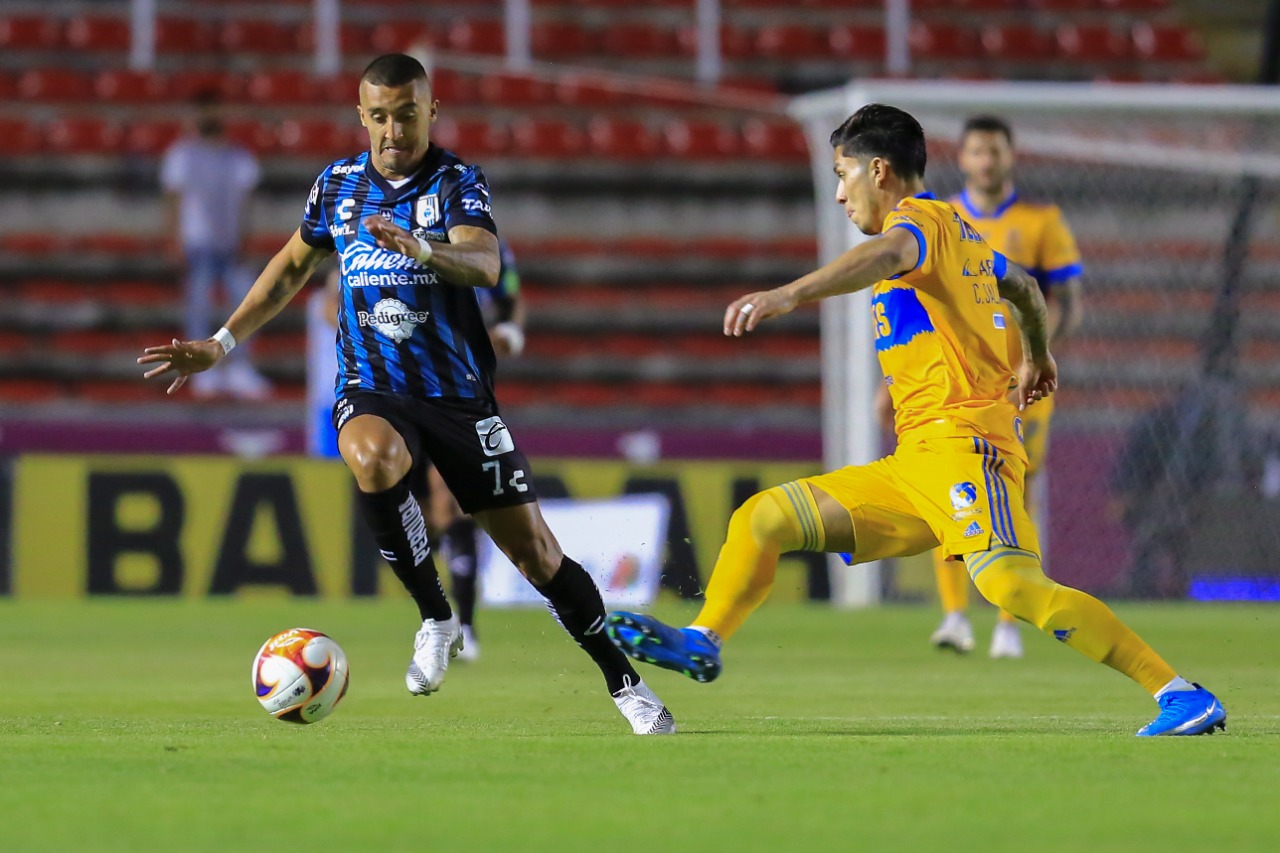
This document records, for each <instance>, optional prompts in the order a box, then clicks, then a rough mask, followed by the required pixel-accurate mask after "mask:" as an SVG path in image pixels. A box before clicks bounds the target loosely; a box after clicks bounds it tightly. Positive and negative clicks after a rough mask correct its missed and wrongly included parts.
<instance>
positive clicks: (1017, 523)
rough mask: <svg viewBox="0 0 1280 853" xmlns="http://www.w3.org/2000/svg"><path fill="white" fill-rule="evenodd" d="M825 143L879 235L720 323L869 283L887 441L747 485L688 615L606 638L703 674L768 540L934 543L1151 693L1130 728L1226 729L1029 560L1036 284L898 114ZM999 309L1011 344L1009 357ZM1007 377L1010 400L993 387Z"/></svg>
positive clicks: (747, 599)
mask: <svg viewBox="0 0 1280 853" xmlns="http://www.w3.org/2000/svg"><path fill="white" fill-rule="evenodd" d="M831 146H832V148H833V149H834V152H835V156H834V166H835V173H836V176H837V178H838V181H839V183H838V188H837V191H836V201H837V202H838V203H839V204H840V205H841V206H843V207H844V209H845V212H846V214H847V215H848V217H849V218H850V219H851V220H852V221H853V223H854V224H855V225H857V226H858V228H859V229H860V230H861V231H863V233H866V234H871V235H879V236H878V237H877V238H876V239H873V240H868V241H866V242H864V243H862V244H861V245H858V246H855V247H854V248H853V249H850V250H849V251H848V252H845V253H844V254H843V255H841V256H840V257H839V258H837V259H835V260H834V261H832V262H831V263H829V264H827V265H826V266H824V267H821V268H820V269H818V270H816V271H814V272H811V273H809V274H808V275H806V276H803V277H801V278H799V279H797V280H796V281H793V282H791V283H790V284H788V285H785V286H783V287H779V288H776V289H774V290H768V291H762V292H759V293H751V294H748V295H746V296H743V297H742V298H740V299H738V300H737V301H735V302H734V303H733V304H731V305H730V306H729V307H728V309H727V310H726V312H725V317H724V331H725V334H727V335H734V336H740V335H742V334H744V333H747V332H751V331H752V330H754V329H755V328H756V327H757V326H758V325H759V324H760V323H762V322H764V321H765V320H768V319H770V318H772V317H777V316H779V315H782V314H786V313H788V312H789V311H791V310H793V309H794V308H795V307H796V306H798V305H801V304H804V303H807V302H815V301H817V300H819V299H823V298H825V297H828V296H836V295H838V294H842V293H852V292H854V291H857V290H863V289H865V288H868V287H870V288H872V305H873V310H874V316H873V318H872V320H873V322H874V323H875V335H876V351H877V355H878V356H879V359H880V364H881V367H882V368H883V369H884V373H885V383H886V384H887V385H888V386H889V391H890V393H891V394H892V396H893V404H894V410H895V412H896V414H895V426H896V430H897V434H898V448H897V450H896V451H895V452H894V453H893V455H892V456H889V457H886V458H884V459H881V460H879V461H877V462H872V463H871V464H869V465H861V466H852V467H848V468H843V469H841V470H839V471H834V472H832V473H829V474H822V475H819V476H816V477H808V478H805V479H802V480H797V481H795V482H791V483H785V484H783V485H781V486H778V487H775V488H772V489H767V490H765V491H763V492H760V493H759V494H756V495H754V496H752V497H751V498H749V499H748V500H747V501H746V502H745V503H744V504H743V505H742V506H741V507H740V508H739V509H738V510H737V511H736V512H734V514H733V517H732V519H731V520H730V522H729V531H728V535H727V537H726V540H725V543H724V546H723V547H722V548H721V550H720V557H719V559H718V560H717V561H716V567H715V570H714V572H713V573H712V576H711V580H710V581H709V582H708V584H707V589H706V602H705V603H704V605H703V607H702V611H701V612H700V613H699V614H698V616H697V618H695V619H694V620H693V624H692V625H690V626H689V627H687V628H683V629H676V628H673V627H671V626H669V625H665V624H663V623H662V622H660V621H658V620H657V619H655V618H653V617H651V616H646V615H642V614H637V613H613V614H610V615H609V617H608V619H607V622H606V630H607V631H608V634H609V636H610V638H611V639H612V640H613V641H614V642H615V643H617V645H618V646H619V648H621V649H622V650H623V651H624V652H626V653H627V654H628V655H630V656H631V657H633V658H635V659H637V660H640V661H643V662H645V663H651V664H656V665H658V666H661V667H664V668H666V669H671V670H675V671H677V672H681V673H683V674H685V675H687V676H689V677H691V678H693V679H694V680H696V681H711V680H712V679H714V678H715V677H716V676H717V675H719V673H720V670H721V663H720V656H721V651H722V647H723V644H724V643H726V642H728V641H729V640H730V639H731V638H732V636H733V634H734V633H735V632H737V630H738V629H739V628H740V627H741V626H742V624H743V623H744V622H745V621H746V619H747V617H748V616H749V615H750V614H751V612H752V611H753V610H755V608H756V607H758V606H759V605H760V604H761V603H762V602H763V601H764V600H765V598H766V597H767V596H768V594H769V590H770V588H771V587H772V585H773V579H774V574H775V572H776V569H777V562H778V556H779V555H780V554H782V553H784V552H786V551H798V550H805V551H843V552H848V553H849V554H851V555H852V559H853V562H855V563H863V562H868V561H871V560H879V559H883V558H886V557H899V556H905V555H908V554H918V553H920V552H922V551H925V550H927V549H930V548H935V547H938V546H939V545H941V546H942V547H943V548H944V549H945V550H946V552H947V553H948V554H950V555H955V556H957V557H959V558H960V559H961V560H963V562H964V565H965V566H966V567H967V569H968V572H969V575H970V577H971V578H972V579H973V582H974V584H975V585H976V586H977V587H978V591H979V592H981V593H982V595H983V596H985V597H986V598H987V599H988V600H989V601H991V602H993V603H994V604H996V605H998V606H1000V607H1002V608H1004V609H1005V610H1008V611H1009V612H1010V613H1012V614H1013V615H1014V616H1016V617H1018V618H1019V619H1022V620H1024V621H1026V622H1030V623H1031V624H1032V625H1035V626H1036V627H1037V628H1039V629H1040V630H1042V631H1044V632H1046V633H1047V634H1049V635H1050V636H1053V637H1055V638H1056V639H1058V640H1059V641H1061V642H1062V643H1064V644H1066V645H1067V646H1070V647H1071V648H1073V649H1075V650H1076V651H1078V652H1080V653H1081V654H1083V655H1085V656H1086V657H1088V658H1090V659H1092V660H1094V661H1098V662H1100V663H1105V664H1107V665H1108V666H1110V667H1113V668H1114V669H1117V670H1119V671H1120V672H1122V673H1124V674H1125V675H1127V676H1129V677H1130V678H1132V679H1133V680H1134V681H1136V682H1137V683H1138V684H1139V685H1141V686H1142V687H1143V688H1144V689H1146V690H1147V691H1148V692H1149V693H1151V694H1152V695H1153V696H1155V697H1156V700H1157V702H1158V704H1159V706H1160V713H1159V714H1158V716H1157V717H1156V718H1155V720H1153V721H1152V722H1151V723H1149V724H1148V725H1146V726H1144V727H1143V728H1142V730H1141V731H1139V732H1138V734H1139V735H1141V736H1153V735H1190V734H1201V733H1204V732H1209V731H1212V730H1213V729H1214V728H1225V720H1226V716H1227V714H1226V710H1225V709H1224V708H1223V707H1222V704H1221V703H1220V702H1219V701H1218V699H1217V698H1216V697H1215V696H1214V695H1213V694H1212V693H1210V692H1209V691H1208V690H1205V689H1204V688H1202V687H1200V686H1199V685H1195V684H1191V683H1190V682H1188V681H1186V680H1185V679H1183V678H1182V677H1181V676H1179V675H1178V674H1177V673H1176V672H1175V671H1174V670H1173V669H1172V668H1171V667H1170V666H1169V664H1167V663H1165V661H1164V660H1163V659H1162V658H1161V657H1160V655H1158V654H1157V653H1156V652H1155V650H1153V649H1152V648H1151V647H1150V646H1148V645H1147V644H1146V643H1145V642H1143V640H1142V639H1141V638H1140V637H1139V636H1138V635H1137V634H1135V633H1134V632H1133V631H1132V630H1130V629H1129V628H1128V627H1127V626H1126V625H1125V624H1124V623H1123V622H1121V621H1120V620H1119V619H1117V618H1116V616H1115V614H1114V613H1112V612H1111V610H1110V609H1109V608H1108V607H1107V606H1106V605H1105V604H1103V603H1102V602H1100V601H1098V600H1097V599H1096V598H1093V597H1092V596H1090V595H1086V594H1085V593H1083V592H1080V591H1079V590H1075V589H1071V588H1069V587H1065V586H1062V585H1060V584H1057V583H1054V582H1053V581H1051V580H1049V579H1048V578H1047V577H1045V575H1044V572H1043V571H1042V570H1041V568H1040V545H1039V542H1038V539H1037V536H1036V529H1035V526H1034V525H1033V524H1032V523H1031V519H1030V517H1029V516H1028V515H1027V511H1026V508H1025V506H1024V504H1023V499H1022V492H1023V484H1024V478H1025V474H1026V467H1027V457H1026V452H1025V451H1024V450H1023V445H1022V439H1021V431H1022V430H1021V423H1022V409H1023V407H1025V406H1027V405H1030V404H1036V403H1037V401H1039V400H1042V399H1043V398H1045V397H1047V396H1048V395H1049V394H1051V393H1052V392H1053V391H1054V389H1055V388H1056V387H1057V381H1058V379H1057V366H1056V365H1055V364H1054V360H1053V356H1052V355H1050V353H1049V346H1048V328H1047V322H1046V310H1045V304H1044V298H1043V297H1042V296H1041V295H1040V289H1039V287H1037V285H1036V280H1035V279H1034V278H1032V277H1031V275H1029V274H1028V273H1027V272H1026V271H1024V270H1023V269H1022V268H1021V267H1019V266H1017V265H1016V264H1013V263H1009V262H1008V261H1007V260H1006V259H1005V257H1004V255H1002V254H1000V253H999V252H996V251H993V250H992V249H991V247H990V246H988V245H987V243H986V242H985V241H984V240H983V239H982V236H981V235H980V234H979V233H978V232H977V231H976V230H975V229H974V228H973V226H971V225H970V224H969V223H968V222H966V221H965V220H964V218H963V217H961V216H960V214H959V213H958V212H957V211H956V209H955V208H954V207H952V206H951V205H950V204H948V203H946V202H943V201H939V200H938V199H937V198H935V197H934V196H933V195H932V194H930V193H928V192H926V191H925V186H924V170H925V140H924V131H923V130H921V128H920V125H919V123H918V122H916V120H915V119H914V118H912V117H911V116H910V115H908V114H907V113H905V112H903V111H902V110H899V109H897V108H895V107H889V106H884V105H881V104H869V105H868V106H865V107H863V108H862V109H860V110H858V112H856V113H855V114H854V115H852V116H850V117H849V118H848V119H847V120H846V121H845V122H844V123H843V124H842V125H840V127H839V128H837V129H836V130H835V132H834V133H832V135H831ZM1006 302H1007V303H1008V304H1006ZM1010 305H1012V306H1013V309H1016V311H1017V312H1018V313H1019V315H1020V322H1021V328H1022V334H1023V337H1024V340H1025V345H1026V351H1027V356H1026V358H1025V359H1022V360H1021V363H1020V364H1019V365H1018V366H1017V369H1016V370H1015V366H1014V363H1013V361H1012V359H1011V358H1010V352H1009V346H1008V341H1007V339H1006V331H1007V329H1008V328H1009V322H1010V320H1011V317H1010V311H1011V310H1013V309H1011V308H1010V307H1009V306H1010ZM1015 380H1016V382H1017V388H1018V392H1017V399H1018V403H1017V405H1015V404H1014V403H1013V402H1010V399H1009V387H1010V385H1011V384H1012V383H1014V382H1015Z"/></svg>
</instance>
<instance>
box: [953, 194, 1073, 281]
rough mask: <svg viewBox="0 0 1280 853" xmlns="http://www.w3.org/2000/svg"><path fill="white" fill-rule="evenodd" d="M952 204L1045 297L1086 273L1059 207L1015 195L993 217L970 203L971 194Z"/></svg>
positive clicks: (955, 200) (992, 213)
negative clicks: (1032, 280)
mask: <svg viewBox="0 0 1280 853" xmlns="http://www.w3.org/2000/svg"><path fill="white" fill-rule="evenodd" d="M950 201H951V203H952V204H953V205H954V206H955V208H956V210H958V211H959V212H960V215H961V216H963V217H964V219H965V221H967V222H968V223H969V224H970V225H972V226H973V227H974V228H976V229H977V231H978V233H979V234H981V235H982V239H984V240H986V241H987V242H988V243H990V244H991V248H993V249H995V250H996V251H997V252H999V253H1000V254H1002V255H1004V256H1005V257H1006V258H1008V259H1009V260H1011V261H1013V262H1014V263H1015V264H1017V265H1018V266H1020V267H1022V268H1023V269H1025V270H1026V271H1027V272H1029V273H1031V274H1032V275H1033V276H1035V278H1036V281H1038V282H1040V289H1041V290H1043V291H1045V292H1046V293H1047V292H1048V291H1049V289H1050V288H1051V287H1053V285H1055V284H1061V283H1062V282H1064V281H1067V280H1068V279H1071V278H1076V277H1078V276H1079V275H1080V274H1081V273H1083V272H1084V266H1083V265H1082V264H1081V262H1080V250H1079V249H1078V248H1076V240H1075V237H1073V236H1072V235H1071V229H1069V228H1068V227H1067V223H1066V222H1064V221H1063V219H1062V211H1061V210H1059V209H1058V206H1057V205H1056V204H1033V203H1031V202H1027V201H1023V200H1022V199H1020V198H1018V194H1017V193H1014V194H1013V195H1011V196H1009V197H1008V198H1007V199H1005V200H1004V201H1003V202H1002V203H1001V204H1000V206H999V207H997V208H996V209H995V210H994V211H992V212H991V213H983V212H982V211H980V210H978V209H977V208H976V207H974V205H973V204H972V203H971V202H970V200H969V194H968V192H961V193H960V194H959V195H956V196H953V197H952V198H951V199H950Z"/></svg>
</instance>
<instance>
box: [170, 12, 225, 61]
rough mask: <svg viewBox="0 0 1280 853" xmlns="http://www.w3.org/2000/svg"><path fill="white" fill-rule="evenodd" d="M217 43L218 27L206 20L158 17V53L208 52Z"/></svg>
mask: <svg viewBox="0 0 1280 853" xmlns="http://www.w3.org/2000/svg"><path fill="white" fill-rule="evenodd" d="M217 43H218V31H217V28H215V27H214V26H213V25H212V24H210V23H208V22H206V21H195V20H191V19H190V18H156V52H157V53H183V54H192V53H208V52H209V51H211V50H213V49H214V47H215V46H216V45H217Z"/></svg>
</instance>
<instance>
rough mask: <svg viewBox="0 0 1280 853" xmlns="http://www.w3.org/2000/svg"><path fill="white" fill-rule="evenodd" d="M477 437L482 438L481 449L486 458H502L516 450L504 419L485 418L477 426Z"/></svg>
mask: <svg viewBox="0 0 1280 853" xmlns="http://www.w3.org/2000/svg"><path fill="white" fill-rule="evenodd" d="M476 435H477V436H479V437H480V449H481V450H483V451H484V455H485V456H501V455H502V454H504V453H510V452H511V451H513V450H515V449H516V443H515V441H514V440H513V439H512V438H511V431H510V430H508V429H507V425H506V424H504V423H503V422H502V418H499V417H496V416H495V417H492V418H485V419H484V420H482V421H480V422H479V423H477V424H476Z"/></svg>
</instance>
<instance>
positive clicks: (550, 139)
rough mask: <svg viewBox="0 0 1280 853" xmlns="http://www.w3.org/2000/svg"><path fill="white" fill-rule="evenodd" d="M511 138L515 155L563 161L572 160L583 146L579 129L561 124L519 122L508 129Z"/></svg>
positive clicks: (584, 143)
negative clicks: (516, 152)
mask: <svg viewBox="0 0 1280 853" xmlns="http://www.w3.org/2000/svg"><path fill="white" fill-rule="evenodd" d="M511 139H512V142H513V143H514V145H515V148H516V150H517V151H518V152H519V155H520V156H521V157H522V158H524V157H538V158H550V159H556V160H559V159H563V158H566V157H576V156H578V155H579V154H581V153H582V152H583V150H584V149H585V147H586V139H585V137H584V136H583V133H582V131H581V130H579V129H578V128H577V127H574V126H573V125H571V124H569V123H568V122H565V121H556V120H548V119H523V120H521V121H518V122H516V123H515V124H513V125H512V126H511Z"/></svg>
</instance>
